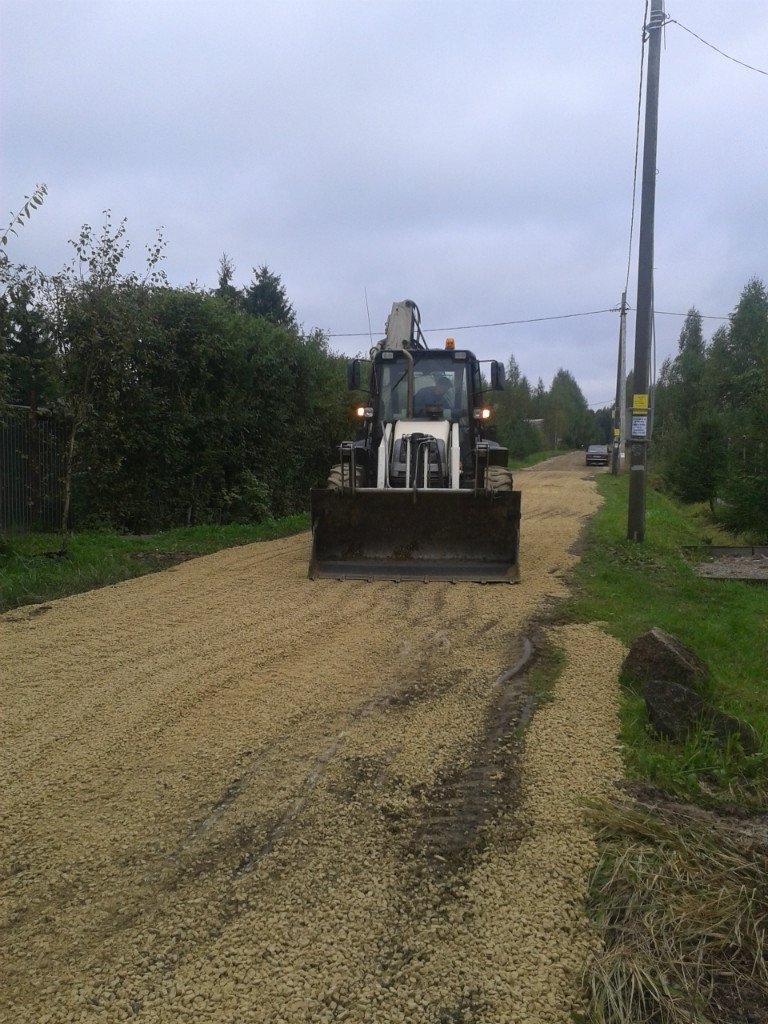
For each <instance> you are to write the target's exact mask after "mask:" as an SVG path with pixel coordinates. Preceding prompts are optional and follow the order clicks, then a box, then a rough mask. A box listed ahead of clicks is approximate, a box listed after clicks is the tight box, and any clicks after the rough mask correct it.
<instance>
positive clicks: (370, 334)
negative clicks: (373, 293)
mask: <svg viewBox="0 0 768 1024" xmlns="http://www.w3.org/2000/svg"><path fill="white" fill-rule="evenodd" d="M363 292H364V294H365V312H366V314H367V315H368V337H369V339H370V342H371V348H373V331H372V330H371V311H370V309H369V308H368V289H367V288H364V289H363Z"/></svg>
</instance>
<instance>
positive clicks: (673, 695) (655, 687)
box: [643, 679, 758, 754]
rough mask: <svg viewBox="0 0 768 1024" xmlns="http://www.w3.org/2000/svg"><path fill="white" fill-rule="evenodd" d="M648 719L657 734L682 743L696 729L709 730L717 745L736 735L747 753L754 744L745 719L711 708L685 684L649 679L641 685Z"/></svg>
mask: <svg viewBox="0 0 768 1024" xmlns="http://www.w3.org/2000/svg"><path fill="white" fill-rule="evenodd" d="M643 697H644V698H645V706H646V709H647V711H648V722H649V723H650V725H651V728H652V729H653V730H654V732H656V733H658V734H659V736H664V737H666V738H667V739H670V740H675V741H676V742H678V743H682V742H684V741H685V740H686V738H687V737H688V736H689V735H690V734H691V733H692V732H695V731H696V730H697V729H705V730H706V731H707V732H710V733H711V734H712V737H713V739H714V741H715V743H717V745H718V746H720V747H724V746H725V745H726V744H727V742H728V739H729V737H732V736H733V737H736V738H737V739H738V740H739V742H740V743H741V747H742V749H743V750H744V752H745V753H747V754H753V753H754V752H755V751H756V750H757V748H758V742H757V735H756V733H755V731H754V730H753V729H752V727H751V726H749V725H747V724H746V722H741V721H739V719H738V718H733V717H732V716H731V715H726V714H725V713H724V712H722V711H718V710H717V709H716V708H713V707H712V705H711V704H708V703H707V702H706V701H705V700H702V698H701V697H700V696H699V695H698V694H697V693H694V691H693V690H690V689H688V687H687V686H681V685H680V683H672V682H667V681H664V680H660V679H651V680H649V681H648V682H647V683H646V684H645V685H644V686H643Z"/></svg>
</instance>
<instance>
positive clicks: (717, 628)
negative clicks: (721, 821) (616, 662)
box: [566, 474, 768, 807]
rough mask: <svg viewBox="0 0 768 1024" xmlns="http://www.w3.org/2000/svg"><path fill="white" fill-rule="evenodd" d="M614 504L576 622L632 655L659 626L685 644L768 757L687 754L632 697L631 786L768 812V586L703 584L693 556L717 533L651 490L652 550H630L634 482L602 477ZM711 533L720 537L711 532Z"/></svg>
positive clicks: (579, 583) (578, 589)
mask: <svg viewBox="0 0 768 1024" xmlns="http://www.w3.org/2000/svg"><path fill="white" fill-rule="evenodd" d="M597 482H598V487H599V489H600V491H601V493H602V495H603V497H604V498H605V503H604V505H603V506H602V508H601V509H600V511H599V512H598V514H597V515H596V516H595V517H594V518H593V519H592V521H591V522H590V524H589V527H588V529H587V535H586V544H585V551H584V555H583V558H582V561H581V562H580V564H579V566H578V567H577V570H576V574H575V588H574V593H573V597H572V598H571V600H570V601H569V602H568V605H567V608H566V615H567V616H568V617H570V618H572V619H574V620H576V621H601V622H604V623H605V624H606V628H607V630H608V631H609V632H610V633H612V634H613V635H615V636H617V637H618V638H619V639H620V640H622V641H623V642H624V643H625V644H627V645H629V644H630V643H631V641H632V640H633V639H634V637H636V636H638V635H639V634H640V633H643V632H645V631H646V630H648V629H650V628H651V627H652V626H660V627H661V628H662V629H665V630H667V631H668V632H670V633H673V634H674V635H675V636H677V637H678V638H679V639H680V640H681V641H682V642H683V643H684V644H686V645H687V646H688V647H690V648H691V649H692V650H693V651H695V652H696V654H698V655H699V656H700V657H701V658H703V659H704V661H705V662H706V663H707V664H708V665H709V667H710V670H711V675H712V682H711V684H710V693H709V694H708V697H709V699H710V700H711V701H712V702H713V703H714V704H715V705H716V706H717V707H718V708H719V709H720V710H722V711H725V712H727V713H729V714H732V715H735V716H736V717H738V718H741V719H743V720H745V721H747V722H749V723H750V724H751V725H752V726H753V727H754V728H755V729H756V731H757V733H758V735H759V736H760V738H761V743H762V746H761V749H760V751H759V752H758V753H757V754H755V755H752V756H749V757H748V756H746V755H744V754H743V753H741V752H740V751H739V750H738V749H737V748H734V749H729V750H726V751H723V750H719V749H717V748H716V747H715V746H714V745H713V743H712V742H711V741H710V740H709V738H708V737H707V736H702V735H695V736H693V737H692V738H691V739H690V740H689V741H688V742H687V743H686V744H684V745H676V744H673V743H671V742H668V741H663V740H659V739H658V738H656V737H655V736H653V735H652V734H651V733H650V732H649V731H648V729H647V724H646V715H645V707H644V702H643V700H642V698H641V697H640V696H639V695H638V694H636V693H633V692H632V691H631V690H628V689H626V688H625V691H624V699H623V706H622V711H621V719H622V736H621V739H622V743H623V745H624V754H625V761H626V768H627V773H628V776H629V778H630V779H635V780H640V781H644V782H649V783H652V784H653V785H655V786H658V787H659V788H661V789H664V790H666V791H667V792H669V793H672V794H674V795H676V796H678V797H682V798H684V799H687V800H693V801H696V802H698V803H702V804H708V805H718V804H732V803H737V804H742V805H744V806H746V807H755V806H761V805H762V806H764V804H765V802H766V799H768V673H766V664H768V629H766V620H767V618H768V586H766V585H765V584H759V583H745V582H742V581H730V580H710V579H703V578H701V577H699V576H697V575H696V574H695V572H694V570H693V565H692V564H691V562H690V561H689V560H688V558H687V557H686V555H685V554H684V552H683V547H684V546H686V545H695V544H699V543H703V542H704V539H705V537H704V535H705V533H706V531H707V529H708V527H707V524H706V523H705V522H704V521H703V520H702V518H701V515H700V511H699V510H689V509H686V508H684V507H682V506H680V505H677V504H676V503H675V502H674V501H672V500H671V499H670V498H668V497H665V496H664V495H663V494H659V493H657V492H656V491H654V490H653V489H649V491H648V494H647V508H646V534H645V541H644V542H643V543H637V542H634V541H628V540H626V530H627V496H628V477H627V475H624V476H621V477H613V476H611V475H610V474H600V475H599V476H598V478H597ZM709 532H710V533H711V529H710V530H709Z"/></svg>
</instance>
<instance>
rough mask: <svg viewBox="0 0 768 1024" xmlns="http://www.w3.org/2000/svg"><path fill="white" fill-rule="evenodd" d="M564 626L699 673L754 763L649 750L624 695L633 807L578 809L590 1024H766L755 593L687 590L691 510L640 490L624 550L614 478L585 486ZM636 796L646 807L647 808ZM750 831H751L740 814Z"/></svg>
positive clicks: (634, 698) (703, 535) (722, 583)
mask: <svg viewBox="0 0 768 1024" xmlns="http://www.w3.org/2000/svg"><path fill="white" fill-rule="evenodd" d="M598 487H599V489H600V491H601V493H602V495H603V497H604V499H605V502H604V505H603V506H602V508H601V509H600V511H599V512H598V514H597V515H596V516H595V517H594V518H593V520H592V521H591V523H590V525H589V527H588V529H587V535H586V539H585V549H584V553H583V557H582V560H581V562H580V564H579V566H578V568H577V570H576V574H575V581H574V584H575V585H574V590H573V596H572V598H571V599H570V601H569V602H568V604H567V608H566V614H567V616H568V617H570V618H572V619H573V620H575V621H600V622H602V623H604V626H605V628H606V630H607V631H609V632H610V633H612V634H613V635H615V636H617V637H619V638H620V639H621V640H622V641H624V642H625V643H627V644H629V643H630V642H631V640H632V639H633V638H634V637H635V636H637V635H638V634H639V633H642V632H644V631H645V630H647V629H650V628H651V627H652V626H660V627H661V628H663V629H666V630H668V631H669V632H671V633H674V634H675V635H676V636H677V637H679V639H680V640H682V641H683V643H685V644H686V645H688V646H689V647H690V648H691V649H692V650H694V651H695V652H696V653H697V654H698V655H699V656H700V657H701V658H703V659H704V661H705V662H707V664H708V665H709V667H710V670H711V676H712V682H711V692H710V693H709V695H708V696H709V699H710V700H711V701H712V703H714V704H715V705H716V706H717V707H718V708H720V709H721V710H723V711H726V712H728V713H730V714H733V715H736V716H737V717H739V718H741V719H743V720H745V721H747V722H749V723H750V724H751V725H752V726H753V727H754V728H755V730H756V732H757V734H758V736H759V737H760V740H761V747H760V750H759V751H758V753H757V754H754V755H752V756H746V755H745V754H744V753H743V752H742V751H741V750H740V749H739V748H738V746H733V747H729V748H727V749H725V750H723V749H720V748H718V747H717V746H716V745H715V744H714V743H713V741H712V738H711V737H710V736H708V735H707V734H706V733H699V734H694V735H692V736H691V737H690V738H689V740H688V741H687V742H686V743H684V744H674V743H671V742H669V741H665V740H661V739H659V738H658V737H656V736H654V735H653V734H652V733H651V732H650V731H649V729H648V727H647V718H646V714H645V707H644V702H643V700H642V698H641V697H640V696H639V695H638V694H637V693H635V692H633V691H632V690H631V689H628V688H626V687H625V688H623V691H622V710H621V742H622V747H623V753H624V760H625V766H626V774H627V778H628V784H627V788H628V790H629V793H631V794H634V799H626V798H621V797H619V798H617V800H616V801H615V802H614V803H604V804H600V805H593V806H591V807H590V808H589V809H588V812H587V813H588V816H589V818H590V819H591V821H592V822H593V824H594V826H595V827H596V829H597V836H598V846H599V850H600V856H599V862H598V865H597V868H596V870H595V872H594V874H593V877H592V880H591V886H590V900H589V910H590V913H591V915H592V918H593V921H594V923H595V925H596V927H597V929H598V931H599V933H600V935H601V937H602V940H603V950H602V953H600V954H599V955H597V956H596V957H595V958H594V960H593V961H592V963H591V964H590V965H589V968H588V971H587V973H586V975H585V986H586V999H587V1005H588V1011H587V1014H586V1015H585V1017H584V1018H583V1020H584V1021H585V1022H586V1021H589V1022H590V1024H593V1022H594V1024H683V1022H685V1024H694V1022H700V1024H704V1022H712V1021H717V1022H718V1024H747V1022H750V1024H758V1022H759V1024H768V968H767V967H766V957H765V954H766V948H765V947H766V934H768V870H767V869H768V833H767V831H766V823H767V822H768V818H766V817H765V816H764V812H765V809H766V802H767V801H766V797H767V796H768V741H767V736H768V707H767V704H768V701H766V696H768V680H766V673H765V665H766V661H767V660H768V659H767V658H766V654H767V653H768V646H767V645H768V633H767V632H766V628H765V623H766V615H767V613H768V587H766V586H765V585H764V584H762V585H761V584H751V583H745V582H740V581H728V580H710V579H703V578H701V577H699V576H697V575H696V574H695V572H694V569H693V566H692V565H691V564H690V562H689V561H688V560H687V558H686V556H685V555H684V554H683V550H682V549H683V546H684V545H695V544H698V543H702V542H704V541H705V540H710V539H711V538H710V537H708V536H707V530H709V531H711V529H712V528H711V525H708V524H706V523H704V522H703V521H702V519H701V517H700V515H699V514H698V512H697V510H689V509H686V508H685V507H681V506H679V505H677V504H676V503H675V502H674V501H672V500H671V499H669V498H667V497H665V496H664V495H662V494H659V493H657V492H655V491H653V490H649V491H648V494H647V510H646V540H645V542H644V543H643V544H637V543H635V542H629V541H627V540H626V539H625V536H626V516H627V488H628V480H627V477H626V476H624V477H619V478H616V477H612V476H610V475H608V474H600V475H599V477H598ZM649 794H650V795H649ZM760 811H762V812H763V817H761V818H755V817H750V815H754V813H755V812H760Z"/></svg>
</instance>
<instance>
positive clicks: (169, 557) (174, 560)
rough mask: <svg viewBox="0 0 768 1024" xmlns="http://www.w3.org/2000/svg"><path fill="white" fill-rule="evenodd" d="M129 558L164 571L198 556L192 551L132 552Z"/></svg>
mask: <svg viewBox="0 0 768 1024" xmlns="http://www.w3.org/2000/svg"><path fill="white" fill-rule="evenodd" d="M128 557H129V558H130V559H131V560H132V561H134V562H143V563H144V564H145V565H149V566H152V567H153V568H157V569H164V568H166V567H167V566H169V565H180V564H181V563H182V562H188V561H189V560H190V559H191V558H196V557H197V556H196V555H195V554H194V553H193V552H192V551H160V550H155V551H131V553H130V554H129V555H128Z"/></svg>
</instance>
